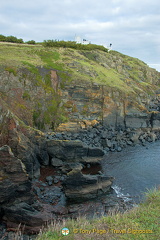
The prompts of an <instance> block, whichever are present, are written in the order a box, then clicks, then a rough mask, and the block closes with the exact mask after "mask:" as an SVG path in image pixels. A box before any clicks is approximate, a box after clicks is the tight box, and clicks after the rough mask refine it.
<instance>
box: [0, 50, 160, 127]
mask: <svg viewBox="0 0 160 240" xmlns="http://www.w3.org/2000/svg"><path fill="white" fill-rule="evenodd" d="M41 52H42V50H41ZM51 53H53V52H52V51H51V50H48V55H49V54H51ZM38 54H40V53H37V55H38ZM57 54H59V56H60V57H59V58H60V60H59V62H62V60H63V62H64V63H63V64H64V65H63V68H60V67H59V65H60V63H59V62H58V60H57V61H55V59H54V57H53V58H52V59H51V60H52V62H53V63H54V62H55V63H56V64H57V65H56V66H55V65H53V66H54V67H57V69H56V68H53V67H52V65H51V64H50V65H48V66H47V65H46V67H45V66H43V65H41V67H39V66H37V65H36V64H35V65H33V64H30V63H29V62H28V63H25V64H26V65H24V64H22V63H23V61H22V62H21V63H20V64H19V65H20V66H14V64H13V63H12V65H9V66H8V63H7V66H4V65H3V66H2V67H1V75H0V82H1V87H0V92H1V98H2V99H3V101H4V102H5V103H6V104H7V107H8V109H11V110H12V112H13V113H14V114H15V115H16V116H17V117H18V118H19V119H20V120H21V121H23V122H24V123H25V124H26V125H28V126H33V127H36V128H38V129H41V130H49V129H56V128H57V126H59V124H61V123H63V122H75V123H78V124H80V126H81V127H83V126H84V124H86V123H87V122H86V123H85V120H86V121H89V122H90V121H93V120H96V121H99V122H102V123H104V124H106V125H112V126H114V127H116V126H119V125H121V126H123V127H129V126H131V125H132V127H135V128H138V127H147V126H152V127H153V126H155V127H156V126H158V127H159V120H158V119H159V117H158V115H157V113H158V112H159V91H160V90H159V81H160V73H159V72H157V71H156V70H154V69H151V68H149V67H148V66H147V65H146V64H144V63H143V62H141V61H140V60H138V59H134V58H130V57H128V56H124V55H122V54H120V53H117V52H114V51H113V52H112V51H111V52H110V53H104V52H101V51H90V52H89V51H73V50H69V49H68V50H64V49H63V50H62V49H61V50H59V52H57ZM64 56H65V58H64ZM28 58H29V56H28ZM41 64H42V63H41ZM58 64H59V65H58ZM61 64H62V63H61ZM89 122H88V124H89ZM72 127H73V124H72Z"/></svg>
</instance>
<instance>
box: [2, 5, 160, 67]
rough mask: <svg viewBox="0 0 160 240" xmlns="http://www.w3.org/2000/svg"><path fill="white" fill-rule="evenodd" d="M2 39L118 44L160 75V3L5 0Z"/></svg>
mask: <svg viewBox="0 0 160 240" xmlns="http://www.w3.org/2000/svg"><path fill="white" fill-rule="evenodd" d="M0 34H3V35H5V36H9V35H13V36H16V37H17V38H22V39H23V40H24V41H28V40H32V39H33V40H35V41H37V42H40V41H43V40H47V39H59V40H74V39H75V35H77V36H80V37H82V38H84V39H87V40H89V41H91V43H95V44H100V45H104V46H106V47H107V46H109V44H110V43H112V48H113V50H116V51H119V52H121V53H124V54H126V55H129V56H132V57H136V58H139V59H140V60H142V61H144V62H145V63H147V64H148V65H150V66H151V67H154V68H156V69H157V70H159V71H160V57H159V56H160V1H159V0H108V1H107V0H43V1H42V0H27V1H26V0H0Z"/></svg>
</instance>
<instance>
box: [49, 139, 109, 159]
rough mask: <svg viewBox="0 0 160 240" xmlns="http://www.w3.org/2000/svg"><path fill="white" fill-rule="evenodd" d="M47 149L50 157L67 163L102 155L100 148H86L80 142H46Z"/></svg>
mask: <svg viewBox="0 0 160 240" xmlns="http://www.w3.org/2000/svg"><path fill="white" fill-rule="evenodd" d="M47 149H48V154H49V155H50V157H52V158H59V159H62V160H64V161H68V162H72V161H80V160H81V159H83V158H84V157H98V156H103V155H104V152H103V150H102V149H101V148H98V147H88V146H87V145H86V144H85V143H83V142H82V141H80V140H47Z"/></svg>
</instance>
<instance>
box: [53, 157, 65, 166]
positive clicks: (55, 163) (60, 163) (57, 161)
mask: <svg viewBox="0 0 160 240" xmlns="http://www.w3.org/2000/svg"><path fill="white" fill-rule="evenodd" d="M63 164H64V162H63V161H62V160H61V159H59V158H52V159H51V165H52V166H53V167H61V166H63Z"/></svg>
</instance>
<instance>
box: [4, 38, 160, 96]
mask: <svg viewBox="0 0 160 240" xmlns="http://www.w3.org/2000/svg"><path fill="white" fill-rule="evenodd" d="M0 64H1V65H5V66H7V69H8V70H10V71H16V69H17V68H18V67H22V66H25V67H28V66H30V69H31V67H36V66H45V67H47V68H53V69H56V70H59V71H64V72H69V73H70V76H71V79H72V80H75V79H76V80H78V81H81V80H83V81H84V80H85V81H91V82H95V83H99V84H103V85H107V86H109V87H112V88H114V89H117V90H120V91H122V92H125V93H138V92H145V91H148V90H149V89H150V91H152V90H153V89H155V85H154V84H153V83H152V82H149V80H148V78H145V77H144V76H145V72H147V71H149V67H148V66H147V65H146V64H145V63H143V62H142V61H140V60H138V59H135V58H131V57H129V56H125V55H123V54H120V53H118V52H115V51H111V52H109V53H106V52H103V51H99V50H92V51H84V50H74V49H68V48H45V47H43V46H42V45H27V44H11V43H0ZM118 68H122V69H121V70H118ZM155 72H156V71H155ZM141 76H142V77H141Z"/></svg>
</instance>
